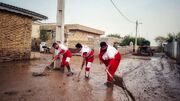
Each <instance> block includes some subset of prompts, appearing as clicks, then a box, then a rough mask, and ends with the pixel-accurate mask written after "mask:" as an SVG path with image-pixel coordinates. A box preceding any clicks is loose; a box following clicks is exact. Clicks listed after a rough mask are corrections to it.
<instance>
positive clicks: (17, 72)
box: [0, 54, 180, 101]
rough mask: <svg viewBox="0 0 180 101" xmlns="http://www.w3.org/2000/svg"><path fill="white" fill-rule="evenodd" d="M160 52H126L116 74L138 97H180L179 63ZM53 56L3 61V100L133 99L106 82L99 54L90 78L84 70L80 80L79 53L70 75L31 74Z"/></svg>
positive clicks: (173, 100)
mask: <svg viewBox="0 0 180 101" xmlns="http://www.w3.org/2000/svg"><path fill="white" fill-rule="evenodd" d="M161 56H162V55H161V54H156V55H155V56H154V57H138V56H131V55H126V56H123V59H122V61H121V64H120V66H119V68H118V71H117V72H116V74H118V75H120V76H123V79H124V83H125V86H126V87H127V89H128V90H129V91H130V92H131V93H132V95H133V97H134V98H135V100H136V101H180V96H179V95H180V67H179V66H177V65H175V64H174V63H173V62H172V61H169V59H167V58H166V57H161ZM50 58H51V56H50V55H47V54H42V58H41V59H40V60H32V61H21V62H8V63H1V64H0V101H131V98H130V97H129V96H128V94H127V93H125V92H124V90H123V89H122V88H120V87H118V86H114V88H113V89H111V88H107V87H106V86H105V85H104V82H105V81H106V73H105V71H104V65H100V64H99V61H98V59H97V58H96V59H95V62H94V64H93V68H92V70H91V71H92V72H91V75H90V76H91V78H90V79H89V80H87V79H84V72H82V73H81V76H80V82H77V74H78V72H79V70H80V66H81V61H82V59H81V57H78V56H73V57H72V59H71V67H72V68H73V71H74V72H75V75H73V76H71V77H67V76H66V72H65V73H60V72H59V71H55V70H52V71H48V75H47V76H41V77H34V76H32V73H33V72H38V71H42V70H43V69H44V68H45V66H47V65H48V63H49V62H50Z"/></svg>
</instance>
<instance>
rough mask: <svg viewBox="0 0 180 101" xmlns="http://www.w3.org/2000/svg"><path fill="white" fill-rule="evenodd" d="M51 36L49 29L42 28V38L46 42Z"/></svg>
mask: <svg viewBox="0 0 180 101" xmlns="http://www.w3.org/2000/svg"><path fill="white" fill-rule="evenodd" d="M48 38H49V33H48V32H47V30H41V31H40V39H41V41H43V42H46V41H47V40H48Z"/></svg>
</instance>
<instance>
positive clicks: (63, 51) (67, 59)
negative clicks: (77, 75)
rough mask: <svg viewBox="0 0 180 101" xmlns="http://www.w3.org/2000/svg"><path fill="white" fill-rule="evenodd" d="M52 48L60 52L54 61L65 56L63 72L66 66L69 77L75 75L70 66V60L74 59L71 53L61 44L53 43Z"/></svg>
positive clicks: (62, 66) (62, 61)
mask: <svg viewBox="0 0 180 101" xmlns="http://www.w3.org/2000/svg"><path fill="white" fill-rule="evenodd" d="M52 47H54V49H56V50H57V51H58V54H56V56H55V57H54V59H57V58H58V57H59V55H62V56H63V57H62V60H61V70H62V72H64V67H65V66H66V67H67V69H68V73H67V76H70V75H73V72H72V71H71V68H70V65H69V62H70V59H71V57H72V53H71V51H70V50H69V49H68V48H67V47H66V46H64V45H63V44H61V43H53V45H52Z"/></svg>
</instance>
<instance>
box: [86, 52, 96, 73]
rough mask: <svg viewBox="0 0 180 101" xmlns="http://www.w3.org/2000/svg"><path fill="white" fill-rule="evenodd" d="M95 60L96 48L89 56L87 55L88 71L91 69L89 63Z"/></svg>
mask: <svg viewBox="0 0 180 101" xmlns="http://www.w3.org/2000/svg"><path fill="white" fill-rule="evenodd" d="M93 61H94V50H92V51H91V53H90V54H89V56H88V57H86V71H90V68H91V65H88V62H90V63H92V62H93Z"/></svg>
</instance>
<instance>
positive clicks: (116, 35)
mask: <svg viewBox="0 0 180 101" xmlns="http://www.w3.org/2000/svg"><path fill="white" fill-rule="evenodd" d="M107 37H115V38H119V39H120V38H121V36H120V35H119V34H109V35H107Z"/></svg>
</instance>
